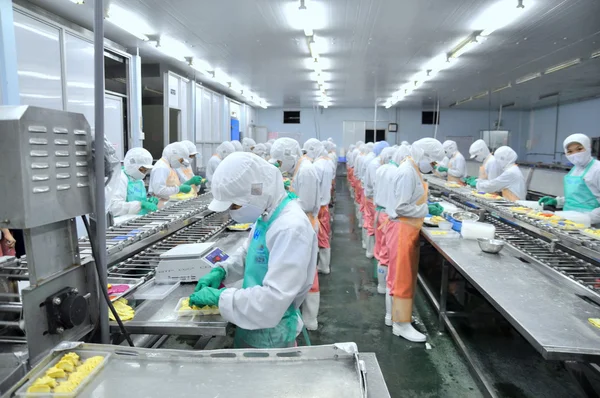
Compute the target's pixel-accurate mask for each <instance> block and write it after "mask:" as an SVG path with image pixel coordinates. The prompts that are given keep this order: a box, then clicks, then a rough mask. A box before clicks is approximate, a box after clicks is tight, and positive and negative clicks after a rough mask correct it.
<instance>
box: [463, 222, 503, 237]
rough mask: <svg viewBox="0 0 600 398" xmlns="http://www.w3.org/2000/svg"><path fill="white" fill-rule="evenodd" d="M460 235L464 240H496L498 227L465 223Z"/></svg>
mask: <svg viewBox="0 0 600 398" xmlns="http://www.w3.org/2000/svg"><path fill="white" fill-rule="evenodd" d="M460 233H461V235H462V237H463V239H479V238H486V239H494V237H495V235H496V227H495V226H493V225H492V224H488V223H484V222H476V221H464V222H463V224H462V228H461V231H460Z"/></svg>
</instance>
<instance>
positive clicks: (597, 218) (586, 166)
mask: <svg viewBox="0 0 600 398" xmlns="http://www.w3.org/2000/svg"><path fill="white" fill-rule="evenodd" d="M563 148H564V151H565V155H566V156H567V159H568V160H569V162H571V163H572V164H573V168H572V169H571V171H569V173H568V174H567V175H566V176H565V177H564V191H565V196H563V197H557V198H553V197H550V196H544V197H543V198H542V199H540V201H539V202H540V204H542V205H548V206H554V207H557V208H562V209H563V210H564V211H577V212H580V213H585V214H587V215H588V216H589V217H590V224H592V225H595V224H600V162H598V161H597V160H596V159H594V158H593V157H592V146H591V142H590V138H589V137H588V136H587V135H585V134H572V135H570V136H568V137H567V139H566V140H564V142H563Z"/></svg>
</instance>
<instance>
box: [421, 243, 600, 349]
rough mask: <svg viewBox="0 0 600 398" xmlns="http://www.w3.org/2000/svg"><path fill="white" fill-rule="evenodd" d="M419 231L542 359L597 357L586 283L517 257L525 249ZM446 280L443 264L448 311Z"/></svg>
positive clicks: (594, 309) (599, 310)
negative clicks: (488, 249) (489, 249)
mask: <svg viewBox="0 0 600 398" xmlns="http://www.w3.org/2000/svg"><path fill="white" fill-rule="evenodd" d="M422 235H423V236H424V237H425V239H427V241H429V242H430V243H431V244H432V245H433V247H434V248H435V249H436V250H438V251H439V252H440V253H441V254H442V255H443V256H444V258H445V259H446V260H447V261H448V262H449V263H450V264H452V266H453V267H454V268H456V270H457V271H458V272H460V273H461V274H462V276H463V277H464V278H465V279H466V280H467V281H468V282H469V283H471V284H472V285H473V286H474V287H475V288H476V289H477V290H478V291H479V292H480V293H481V294H482V295H483V296H484V297H485V298H486V299H487V300H488V301H489V302H490V303H491V304H492V305H493V306H494V307H495V308H496V310H498V311H499V312H500V313H501V314H502V315H503V316H504V317H505V318H506V319H507V320H508V321H509V322H510V323H511V325H512V326H513V327H514V328H515V329H517V330H518V331H519V333H521V334H522V335H523V337H524V338H525V339H527V341H529V343H530V344H532V345H533V347H534V348H535V349H536V350H538V351H539V352H540V353H541V354H542V356H543V357H544V358H545V359H550V360H570V359H575V360H581V359H582V358H585V357H587V359H588V360H589V359H590V357H594V356H595V357H596V359H598V357H600V344H599V341H600V329H598V328H596V327H594V326H593V325H591V324H590V323H589V322H588V318H599V317H600V306H598V305H596V304H594V303H592V302H588V301H586V300H585V299H584V298H582V297H588V296H591V294H590V293H588V292H587V290H586V289H585V288H583V287H582V286H580V285H578V284H576V283H575V282H571V281H569V280H567V279H565V278H564V277H563V276H561V275H559V274H556V275H553V274H552V273H546V272H544V271H543V269H542V268H543V267H544V266H543V265H537V264H535V263H533V262H531V263H526V262H523V261H521V260H519V257H522V256H523V255H522V254H521V253H520V252H519V251H517V250H515V249H513V248H512V247H510V246H507V247H505V248H504V250H503V251H502V252H500V253H499V254H487V253H483V252H482V251H481V250H480V248H479V245H478V244H477V241H474V240H465V239H462V238H459V239H444V238H437V237H432V236H430V235H429V234H427V233H422ZM444 279H445V280H444ZM447 285H448V272H447V265H445V266H444V269H443V272H442V296H441V299H440V314H444V313H445V311H446V308H445V303H446V297H445V295H446V294H447Z"/></svg>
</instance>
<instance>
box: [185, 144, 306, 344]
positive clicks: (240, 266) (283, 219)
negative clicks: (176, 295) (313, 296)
mask: <svg viewBox="0 0 600 398" xmlns="http://www.w3.org/2000/svg"><path fill="white" fill-rule="evenodd" d="M211 191H212V195H213V198H214V199H213V201H212V202H211V203H210V205H209V209H210V210H212V211H216V212H222V211H226V210H229V214H230V215H231V217H232V218H233V219H234V220H235V221H236V222H238V223H254V225H253V227H252V230H251V231H250V234H249V235H248V239H247V240H246V242H245V244H244V245H243V246H242V247H241V248H240V249H238V250H237V251H236V252H235V253H234V254H233V255H232V256H231V257H229V258H228V259H227V260H226V261H224V262H221V263H218V264H217V266H216V267H215V268H213V269H212V270H211V272H210V273H209V274H207V275H206V276H204V277H202V278H200V280H199V281H198V284H197V286H196V290H195V292H194V293H193V294H192V295H191V296H190V304H191V305H196V306H200V307H203V306H205V305H217V306H218V307H219V310H220V312H221V316H222V317H223V318H224V319H225V320H227V321H229V322H231V323H233V324H235V325H236V326H237V329H236V332H235V347H236V348H284V347H293V346H294V345H295V341H296V337H297V336H298V334H299V333H300V331H301V330H302V319H301V316H300V312H299V308H300V305H301V304H302V302H303V301H304V300H305V298H306V296H307V294H308V291H309V289H310V288H311V285H312V283H313V280H314V276H315V273H316V262H317V237H316V234H315V232H314V230H313V228H312V226H311V225H310V222H309V221H308V219H307V218H306V216H305V214H304V211H303V210H302V209H301V208H300V206H299V205H298V202H297V201H295V200H293V199H291V198H290V197H289V196H288V195H287V194H286V192H285V189H284V187H283V179H282V176H281V173H280V172H279V171H278V170H277V169H276V168H275V167H273V165H272V164H269V163H268V162H266V161H265V160H264V159H261V158H259V157H257V156H254V155H252V154H249V153H237V152H236V153H233V154H232V155H230V156H228V157H227V158H226V159H224V160H223V162H222V163H221V165H220V166H219V168H218V169H217V170H216V172H215V174H214V176H213V183H212V187H211ZM225 278H227V281H226V284H229V283H228V282H229V281H235V280H239V279H240V278H243V285H242V288H241V289H237V288H222V289H219V287H220V286H221V283H223V282H224V281H225Z"/></svg>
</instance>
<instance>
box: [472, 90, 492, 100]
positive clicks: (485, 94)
mask: <svg viewBox="0 0 600 398" xmlns="http://www.w3.org/2000/svg"><path fill="white" fill-rule="evenodd" d="M489 93H490V92H489V91H487V90H486V91H482V92H480V93H479V94H475V95H474V96H473V99H479V98H483V97H487V96H488V94H489Z"/></svg>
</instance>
